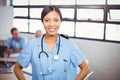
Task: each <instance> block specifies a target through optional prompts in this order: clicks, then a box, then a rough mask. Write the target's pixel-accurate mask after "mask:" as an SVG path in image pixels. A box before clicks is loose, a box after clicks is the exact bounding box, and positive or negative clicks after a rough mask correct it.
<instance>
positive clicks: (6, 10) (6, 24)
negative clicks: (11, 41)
mask: <svg viewBox="0 0 120 80" xmlns="http://www.w3.org/2000/svg"><path fill="white" fill-rule="evenodd" d="M12 27H13V8H12V7H9V6H0V39H6V38H7V37H9V36H10V29H11V28H12Z"/></svg>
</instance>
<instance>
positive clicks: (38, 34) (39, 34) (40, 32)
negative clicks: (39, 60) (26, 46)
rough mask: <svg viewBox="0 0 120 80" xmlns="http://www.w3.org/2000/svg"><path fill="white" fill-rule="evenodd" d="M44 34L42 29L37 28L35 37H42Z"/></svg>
mask: <svg viewBox="0 0 120 80" xmlns="http://www.w3.org/2000/svg"><path fill="white" fill-rule="evenodd" d="M42 34H43V33H42V31H41V30H37V31H36V32H35V37H36V38H38V37H40V36H41V35H42Z"/></svg>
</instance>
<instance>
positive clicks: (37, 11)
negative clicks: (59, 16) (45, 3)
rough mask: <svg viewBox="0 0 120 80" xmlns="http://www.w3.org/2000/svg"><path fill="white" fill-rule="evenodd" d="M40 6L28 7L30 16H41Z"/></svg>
mask: <svg viewBox="0 0 120 80" xmlns="http://www.w3.org/2000/svg"><path fill="white" fill-rule="evenodd" d="M42 10H43V9H42V8H30V17H31V18H41V12H42Z"/></svg>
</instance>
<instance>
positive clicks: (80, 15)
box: [77, 9, 103, 21]
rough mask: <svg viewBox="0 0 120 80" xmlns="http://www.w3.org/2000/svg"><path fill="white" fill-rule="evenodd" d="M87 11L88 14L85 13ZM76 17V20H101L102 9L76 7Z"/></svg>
mask: <svg viewBox="0 0 120 80" xmlns="http://www.w3.org/2000/svg"><path fill="white" fill-rule="evenodd" d="M85 13H88V14H85ZM77 19H78V20H90V21H92V20H98V21H101V20H103V10H102V9H77Z"/></svg>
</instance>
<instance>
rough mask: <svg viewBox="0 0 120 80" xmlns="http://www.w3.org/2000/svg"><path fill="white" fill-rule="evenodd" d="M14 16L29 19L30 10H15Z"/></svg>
mask: <svg viewBox="0 0 120 80" xmlns="http://www.w3.org/2000/svg"><path fill="white" fill-rule="evenodd" d="M23 11H24V12H23ZM14 16H24V17H27V16H28V9H27V8H14Z"/></svg>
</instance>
